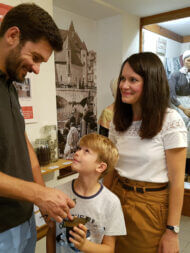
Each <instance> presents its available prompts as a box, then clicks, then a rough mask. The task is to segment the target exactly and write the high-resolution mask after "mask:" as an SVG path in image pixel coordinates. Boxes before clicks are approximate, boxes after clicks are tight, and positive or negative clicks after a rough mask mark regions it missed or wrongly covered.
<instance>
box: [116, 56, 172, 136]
mask: <svg viewBox="0 0 190 253" xmlns="http://www.w3.org/2000/svg"><path fill="white" fill-rule="evenodd" d="M127 62H128V64H129V65H130V67H131V68H132V69H133V71H134V72H135V73H137V74H138V75H140V76H141V77H142V78H143V81H144V84H143V91H142V97H141V101H140V103H141V111H142V123H141V127H140V131H139V135H140V137H141V138H147V139H149V138H152V137H154V136H155V135H156V134H157V133H159V132H160V130H161V128H162V124H163V119H164V115H165V113H166V109H167V107H168V105H169V86H168V81H167V77H166V73H165V70H164V67H163V64H162V62H161V60H160V59H159V57H158V56H157V55H155V54H153V53H151V52H143V53H138V54H133V55H132V56H130V57H129V58H127V59H126V60H125V61H124V63H123V64H122V66H121V71H120V74H119V78H118V88H117V96H116V102H115V108H114V119H113V122H114V124H115V127H116V130H117V131H119V132H124V131H126V130H127V129H128V128H129V127H130V125H131V124H132V121H133V111H132V106H131V104H127V103H123V102H122V99H121V92H120V89H119V84H120V81H121V77H122V71H123V68H124V66H125V64H126V63H127Z"/></svg>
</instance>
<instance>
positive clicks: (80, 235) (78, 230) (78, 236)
mask: <svg viewBox="0 0 190 253" xmlns="http://www.w3.org/2000/svg"><path fill="white" fill-rule="evenodd" d="M73 230H74V232H73V231H72V230H70V234H71V235H72V236H73V238H72V237H69V241H70V242H72V243H73V244H74V246H75V248H77V249H79V250H82V249H83V247H84V244H85V242H86V232H87V227H85V226H84V225H83V224H79V225H78V227H74V228H73Z"/></svg>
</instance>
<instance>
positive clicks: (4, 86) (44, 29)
mask: <svg viewBox="0 0 190 253" xmlns="http://www.w3.org/2000/svg"><path fill="white" fill-rule="evenodd" d="M62 44H63V42H62V38H61V36H60V33H59V30H58V28H57V26H56V24H55V23H54V21H53V19H52V18H51V16H50V15H49V14H48V13H47V12H46V11H44V10H43V9H42V8H40V7H39V6H37V5H35V4H20V5H18V6H16V7H14V8H12V9H11V10H10V11H9V12H8V13H7V14H6V16H5V17H4V19H3V21H2V24H1V27H0V161H1V165H0V209H1V210H0V252H9V253H12V252H14V253H16V252H19V253H23V252H27V253H30V252H34V250H35V241H36V228H35V222H34V217H33V215H32V213H33V203H34V204H36V205H37V206H38V207H39V208H40V210H41V212H42V214H44V215H48V217H50V218H53V219H55V220H56V221H58V222H61V221H62V219H63V218H65V217H67V216H68V217H69V218H71V216H70V212H69V208H71V207H73V206H74V202H73V201H72V200H71V199H69V198H68V197H67V196H66V195H65V194H64V193H62V192H61V191H59V190H56V189H51V188H47V187H45V185H44V182H43V179H42V176H41V172H40V166H39V163H38V160H37V158H36V155H35V152H34V150H33V148H32V146H31V144H30V142H29V140H28V138H27V136H26V133H25V125H24V119H23V116H22V115H21V112H20V106H19V102H18V97H17V93H16V90H15V88H14V86H13V84H12V81H18V82H22V81H23V80H24V78H25V76H26V74H27V72H33V73H35V74H38V73H39V71H40V64H41V63H42V62H47V61H48V59H49V57H50V55H51V54H52V52H53V50H55V51H60V50H61V49H62Z"/></svg>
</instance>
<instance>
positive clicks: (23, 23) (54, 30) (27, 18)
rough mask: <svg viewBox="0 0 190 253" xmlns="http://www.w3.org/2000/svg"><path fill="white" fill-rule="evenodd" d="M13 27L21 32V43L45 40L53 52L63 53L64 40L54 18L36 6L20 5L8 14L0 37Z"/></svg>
mask: <svg viewBox="0 0 190 253" xmlns="http://www.w3.org/2000/svg"><path fill="white" fill-rule="evenodd" d="M13 26H17V27H18V28H19V30H20V42H21V43H22V44H24V43H25V42H26V41H32V42H37V41H39V40H40V39H45V40H47V41H48V42H49V44H50V45H51V47H52V48H53V50H55V51H61V50H62V46H63V40H62V38H61V35H60V32H59V29H58V27H57V25H56V24H55V22H54V21H53V19H52V17H51V16H50V15H49V14H48V13H47V12H46V11H45V10H44V9H42V8H41V7H39V6H38V5H36V4H28V3H27V4H20V5H17V6H16V7H13V8H12V9H11V10H10V11H8V12H7V14H6V15H5V17H4V18H3V21H2V23H1V27H0V37H3V36H4V34H5V33H6V31H7V30H8V29H9V28H10V27H13Z"/></svg>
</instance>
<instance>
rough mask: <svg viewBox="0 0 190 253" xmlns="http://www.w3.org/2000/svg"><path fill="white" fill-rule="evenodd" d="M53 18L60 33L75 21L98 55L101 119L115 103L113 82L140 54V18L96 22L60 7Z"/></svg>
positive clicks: (80, 32)
mask: <svg viewBox="0 0 190 253" xmlns="http://www.w3.org/2000/svg"><path fill="white" fill-rule="evenodd" d="M53 14H54V19H55V21H56V23H57V24H58V27H59V28H60V29H68V27H69V24H70V21H71V20H73V22H74V27H75V30H76V31H77V32H78V33H79V37H80V38H83V40H84V41H85V42H86V43H87V48H88V50H89V49H94V50H95V51H96V52H97V87H98V88H97V115H98V117H99V115H100V113H101V111H102V110H103V109H104V108H105V107H106V106H107V105H109V104H111V103H112V102H113V97H112V95H111V91H110V81H111V80H112V79H113V78H116V77H117V76H118V74H119V70H120V67H121V63H122V61H123V59H125V58H126V57H127V56H129V55H130V54H132V53H136V52H138V50H139V18H138V17H137V16H133V15H129V14H126V15H117V16H113V17H109V18H105V19H101V20H99V21H94V20H91V19H88V18H85V17H82V16H79V15H76V14H74V13H72V12H68V11H66V10H63V9H61V8H58V7H56V6H54V7H53Z"/></svg>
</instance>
